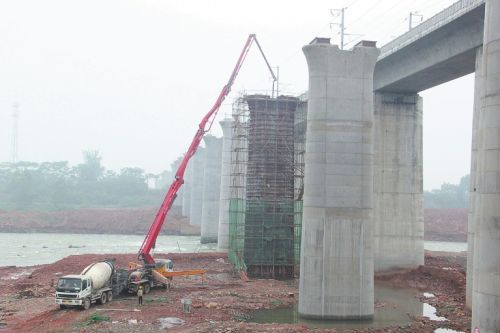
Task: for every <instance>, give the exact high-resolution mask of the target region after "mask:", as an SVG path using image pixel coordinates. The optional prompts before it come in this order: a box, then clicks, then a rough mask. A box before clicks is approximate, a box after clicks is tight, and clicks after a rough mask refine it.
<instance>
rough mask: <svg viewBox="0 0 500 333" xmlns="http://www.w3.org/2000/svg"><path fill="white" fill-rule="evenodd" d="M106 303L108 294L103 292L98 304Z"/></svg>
mask: <svg viewBox="0 0 500 333" xmlns="http://www.w3.org/2000/svg"><path fill="white" fill-rule="evenodd" d="M107 301H108V293H107V292H103V293H102V294H101V299H100V300H99V303H101V304H106V302H107Z"/></svg>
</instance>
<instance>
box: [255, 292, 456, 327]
mask: <svg viewBox="0 0 500 333" xmlns="http://www.w3.org/2000/svg"><path fill="white" fill-rule="evenodd" d="M418 295H422V294H421V293H420V292H419V291H418V290H415V289H409V288H395V287H389V286H383V285H377V284H376V285H375V315H374V318H373V319H372V320H366V321H341V320H337V321H328V320H313V319H304V318H301V317H299V315H298V309H297V305H295V306H294V307H292V308H281V309H272V310H268V309H265V310H257V311H254V312H253V313H251V314H250V316H251V317H250V319H249V320H248V321H250V322H256V323H277V324H287V323H300V324H304V325H307V326H308V327H309V328H341V329H357V328H369V327H373V328H382V327H387V326H394V325H397V326H404V325H408V324H410V323H411V322H412V320H411V319H410V316H425V317H427V318H429V319H430V320H433V321H445V320H447V319H446V318H444V317H439V316H437V315H436V308H435V307H433V306H432V305H429V304H427V303H422V302H420V301H419V299H418ZM423 296H424V297H426V298H432V297H435V295H434V294H431V293H423ZM435 332H437V333H461V332H456V331H453V330H448V329H438V330H436V331H435Z"/></svg>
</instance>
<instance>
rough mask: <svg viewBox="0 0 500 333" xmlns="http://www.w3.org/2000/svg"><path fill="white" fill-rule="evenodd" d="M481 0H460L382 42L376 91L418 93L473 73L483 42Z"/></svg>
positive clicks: (482, 7) (482, 4) (482, 9)
mask: <svg viewBox="0 0 500 333" xmlns="http://www.w3.org/2000/svg"><path fill="white" fill-rule="evenodd" d="M483 26H484V0H461V1H457V2H456V3H454V4H453V5H451V6H450V7H448V8H447V9H445V10H443V11H442V12H440V13H438V14H436V15H435V16H434V17H431V18H430V19H428V20H426V21H424V22H422V23H421V24H419V25H418V26H416V27H415V28H414V29H412V30H410V31H409V32H407V33H405V34H404V35H402V36H400V37H398V38H396V39H395V40H393V41H391V42H390V43H388V44H386V45H384V46H383V47H382V49H381V55H380V57H379V60H378V62H377V65H376V67H375V78H374V80H375V81H374V88H375V90H376V91H386V92H403V93H417V92H419V91H422V90H425V89H429V88H432V87H434V86H437V85H439V84H441V83H444V82H447V81H450V80H454V79H456V78H459V77H461V76H464V75H467V74H470V73H473V72H474V70H475V62H476V49H477V48H478V47H480V46H481V45H482V44H483Z"/></svg>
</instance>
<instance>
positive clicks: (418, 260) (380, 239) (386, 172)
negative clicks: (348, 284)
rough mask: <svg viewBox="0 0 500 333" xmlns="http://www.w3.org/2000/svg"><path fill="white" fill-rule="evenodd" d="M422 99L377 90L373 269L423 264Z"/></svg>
mask: <svg viewBox="0 0 500 333" xmlns="http://www.w3.org/2000/svg"><path fill="white" fill-rule="evenodd" d="M422 148H423V146H422V98H421V97H420V96H418V95H401V94H391V93H376V94H375V117H374V178H373V190H374V210H373V219H374V234H373V238H374V239H373V240H374V268H375V272H380V271H389V270H393V269H401V268H403V269H406V268H416V267H418V266H419V265H423V264H424V219H423V194H422V192H423V170H422V165H423V160H422V154H423V152H422Z"/></svg>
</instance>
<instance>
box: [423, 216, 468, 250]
mask: <svg viewBox="0 0 500 333" xmlns="http://www.w3.org/2000/svg"><path fill="white" fill-rule="evenodd" d="M467 214H468V209H466V208H426V209H424V223H425V227H424V230H425V236H424V238H425V240H432V241H448V242H466V241H467Z"/></svg>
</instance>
